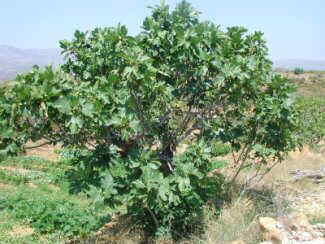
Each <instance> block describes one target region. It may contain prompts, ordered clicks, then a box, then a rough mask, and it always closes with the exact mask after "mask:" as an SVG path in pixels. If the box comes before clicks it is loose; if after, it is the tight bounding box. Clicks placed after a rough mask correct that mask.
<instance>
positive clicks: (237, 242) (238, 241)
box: [230, 240, 245, 244]
mask: <svg viewBox="0 0 325 244" xmlns="http://www.w3.org/2000/svg"><path fill="white" fill-rule="evenodd" d="M230 244H245V242H244V241H243V240H236V241H233V242H231V243H230Z"/></svg>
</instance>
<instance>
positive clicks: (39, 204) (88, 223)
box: [0, 188, 107, 237]
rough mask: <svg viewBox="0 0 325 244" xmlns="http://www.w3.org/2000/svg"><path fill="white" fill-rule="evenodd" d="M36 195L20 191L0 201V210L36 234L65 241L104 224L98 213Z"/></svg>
mask: <svg viewBox="0 0 325 244" xmlns="http://www.w3.org/2000/svg"><path fill="white" fill-rule="evenodd" d="M40 193H41V192H38V194H37V192H33V191H31V190H29V191H28V190H26V189H23V188H21V189H19V190H18V191H17V192H16V194H15V195H10V196H8V198H7V199H6V200H3V201H1V204H0V209H8V210H9V211H10V213H11V214H13V216H14V217H15V218H17V219H19V220H23V221H26V222H27V223H29V224H30V225H31V226H32V227H33V228H34V229H35V230H36V231H37V232H39V233H42V234H47V233H54V232H60V234H61V235H62V236H65V237H69V236H85V235H87V234H89V233H90V232H91V231H93V230H96V229H98V228H99V227H100V226H101V225H102V224H104V223H105V221H107V217H106V216H103V215H101V214H100V213H99V211H94V209H87V208H85V207H83V206H81V205H80V203H79V204H78V203H75V202H73V201H71V200H68V199H64V198H61V199H60V198H55V197H53V196H51V195H46V194H44V193H43V194H40ZM31 196H32V197H31Z"/></svg>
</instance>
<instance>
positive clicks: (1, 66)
mask: <svg viewBox="0 0 325 244" xmlns="http://www.w3.org/2000/svg"><path fill="white" fill-rule="evenodd" d="M62 60H63V58H62V56H61V55H60V50H59V49H54V48H53V49H19V48H16V47H12V46H7V45H0V82H1V81H5V80H9V79H13V78H15V77H16V75H17V74H19V73H23V72H27V71H29V70H30V69H31V68H32V67H33V65H35V64H36V65H38V66H45V65H48V64H52V65H57V64H60V63H62Z"/></svg>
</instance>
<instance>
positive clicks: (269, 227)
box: [259, 217, 285, 244]
mask: <svg viewBox="0 0 325 244" xmlns="http://www.w3.org/2000/svg"><path fill="white" fill-rule="evenodd" d="M259 225H260V228H261V231H262V236H263V239H264V240H266V241H272V243H274V244H277V243H279V244H280V243H282V241H283V240H284V239H285V236H284V234H283V233H282V231H281V230H280V229H279V228H278V222H277V221H276V220H275V219H273V218H269V217H261V218H259Z"/></svg>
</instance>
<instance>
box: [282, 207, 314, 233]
mask: <svg viewBox="0 0 325 244" xmlns="http://www.w3.org/2000/svg"><path fill="white" fill-rule="evenodd" d="M288 220H289V221H288V225H289V228H290V230H293V231H296V232H300V231H301V232H312V231H313V227H312V225H311V224H310V223H309V221H308V218H307V217H306V215H304V214H303V213H298V212H294V213H292V214H290V215H289V216H288Z"/></svg>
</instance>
